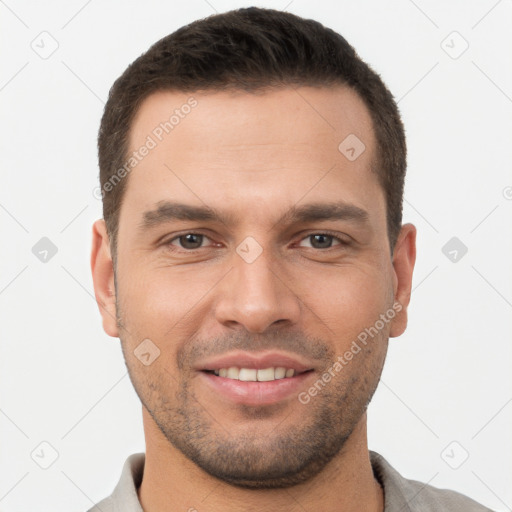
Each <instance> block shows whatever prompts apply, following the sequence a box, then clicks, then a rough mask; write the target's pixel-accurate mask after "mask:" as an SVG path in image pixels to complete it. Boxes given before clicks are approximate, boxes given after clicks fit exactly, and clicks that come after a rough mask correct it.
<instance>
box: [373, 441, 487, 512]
mask: <svg viewBox="0 0 512 512" xmlns="http://www.w3.org/2000/svg"><path fill="white" fill-rule="evenodd" d="M370 460H371V463H372V468H373V472H374V474H375V477H376V478H377V480H379V482H380V483H381V485H382V487H383V489H384V501H385V512H395V510H396V511H398V510H402V511H403V512H406V511H407V512H420V511H421V512H460V511H462V510H463V511H464V512H492V510H491V509H490V508H487V507H484V506H483V505H481V504H479V503H477V502H476V501H474V500H472V499H471V498H468V497H467V496H464V495H463V494H460V493H458V492H456V491H452V490H449V489H438V488H437V487H434V486H432V485H428V484H425V483H422V482H418V481H416V480H408V479H407V478H404V477H403V476H402V475H400V473H398V471H396V470H395V469H394V468H393V467H392V466H391V465H390V464H389V462H387V460H386V459H385V458H384V457H382V455H379V454H378V453H376V452H372V451H370Z"/></svg>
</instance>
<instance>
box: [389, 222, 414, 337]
mask: <svg viewBox="0 0 512 512" xmlns="http://www.w3.org/2000/svg"><path fill="white" fill-rule="evenodd" d="M415 261H416V228H415V227H414V226H413V225H412V224H404V225H403V226H402V229H401V230H400V233H399V235H398V239H397V242H396V244H395V249H394V251H393V291H394V297H395V299H394V301H395V303H396V304H397V306H395V307H396V309H395V310H396V311H397V314H396V316H395V317H394V318H393V320H392V321H391V329H390V332H389V336H390V337H391V338H395V337H397V336H400V335H401V334H403V333H404V331H405V329H406V327H407V307H408V306H409V302H410V300H411V287H412V273H413V270H414V263H415ZM398 304H399V305H400V306H399V305H398ZM399 308H400V309H399Z"/></svg>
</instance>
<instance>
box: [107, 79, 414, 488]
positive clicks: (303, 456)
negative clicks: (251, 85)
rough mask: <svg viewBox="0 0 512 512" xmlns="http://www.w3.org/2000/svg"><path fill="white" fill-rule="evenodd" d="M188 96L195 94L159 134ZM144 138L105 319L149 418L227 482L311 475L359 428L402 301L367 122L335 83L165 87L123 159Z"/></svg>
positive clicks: (147, 107) (271, 482) (144, 113)
mask: <svg viewBox="0 0 512 512" xmlns="http://www.w3.org/2000/svg"><path fill="white" fill-rule="evenodd" d="M190 96H193V98H194V99H195V101H197V105H196V106H194V107H193V108H190V109H188V108H186V109H182V111H181V113H182V115H181V116H180V120H179V122H177V123H176V124H175V126H174V127H173V128H172V130H170V131H169V133H168V134H166V133H165V132H163V134H162V133H161V130H160V131H158V130H157V132H155V128H156V127H158V126H159V125H160V123H162V122H165V121H166V120H168V119H169V117H170V115H171V114H172V113H173V111H175V110H176V109H180V107H181V106H182V105H184V104H186V103H187V100H189V98H190ZM183 111H187V112H189V113H188V114H186V115H183ZM155 133H159V134H160V135H161V138H162V140H161V141H159V140H158V137H156V136H155ZM148 135H149V136H151V138H152V139H153V140H154V141H155V142H156V143H157V144H156V146H155V147H153V148H152V149H151V150H150V151H149V152H148V155H147V156H145V157H144V158H143V159H142V161H140V163H138V164H137V166H136V167H135V168H134V169H133V170H132V171H131V172H130V174H129V177H128V178H127V179H128V183H127V188H126V190H125V196H124V200H123V203H122V208H121V211H120V221H119V233H118V248H117V254H118V259H117V268H116V283H117V287H116V310H115V315H114V316H117V320H118V324H117V325H115V324H114V323H113V320H112V319H111V318H110V319H109V318H108V316H105V315H104V321H105V325H106V330H107V332H109V334H111V335H114V336H117V335H118V336H119V337H120V338H121V340H122V346H123V352H124V356H125V359H126V364H127V366H128V369H129V372H130V376H131V379H132V381H133V384H134V386H135V389H136V391H137V393H138V395H139V397H140V399H141V401H142V403H143V405H144V407H145V408H146V410H147V411H148V412H149V414H150V416H151V418H152V420H153V421H154V422H155V424H156V425H158V427H159V429H160V430H161V432H162V433H163V434H164V435H165V437H166V438H167V439H168V441H169V442H170V443H171V444H172V445H173V446H174V447H176V448H178V449H179V450H180V451H181V452H182V453H183V454H184V455H185V456H187V457H188V458H189V459H190V460H192V461H193V462H195V463H196V464H197V465H198V466H200V467H201V468H202V469H204V470H205V471H207V472H208V473H209V474H211V475H213V476H215V477H217V478H220V479H223V480H224V481H227V482H230V483H233V484H235V485H241V486H247V487H253V488H258V487H260V488H264V487H279V486H288V485H294V484H296V483H299V482H302V481H305V480H307V479H309V478H311V477H312V476H314V475H316V474H317V473H318V472H319V471H320V470H321V469H323V468H324V467H325V466H326V464H327V463H328V462H329V461H330V460H331V459H332V458H333V457H334V456H336V454H337V453H338V452H339V451H340V449H341V447H342V446H343V444H344V442H345V441H346V439H347V438H348V437H349V436H350V434H351V433H352V431H353V430H354V428H355V427H356V425H358V423H359V422H360V421H361V419H362V417H363V416H364V413H365V410H366V406H367V404H368V402H369V400H370V399H371V397H372V395H373V392H374V391H375V388H376V386H377V383H378V380H379V376H380V373H381V369H382V365H383V363H384V359H385V354H386V349H387V340H388V337H389V336H390V335H391V336H395V335H399V334H401V332H402V331H403V329H404V328H405V320H404V315H405V306H406V305H407V304H404V306H403V308H404V309H403V310H402V312H401V313H397V312H396V308H395V311H394V313H396V314H395V315H390V313H389V312H390V311H392V310H393V304H395V306H396V303H395V301H396V300H398V299H400V297H399V296H398V295H397V288H398V283H399V280H400V276H399V275H398V273H397V269H396V265H394V262H393V259H392V255H391V254H390V248H389V241H388V235H387V230H386V203H385V196H384V192H383V190H382V188H381V187H380V185H379V183H378V180H377V177H376V175H375V174H374V173H373V172H372V171H371V169H370V166H371V164H372V162H373V161H374V158H375V151H376V150H375V147H376V142H375V137H374V134H373V129H372V123H371V119H370V115H369V113H368V111H367V109H366V107H365V106H364V104H363V102H362V101H361V100H360V99H359V98H358V96H357V95H356V94H355V93H354V92H353V91H352V90H350V89H347V88H342V87H339V88H322V89H321V88H306V87H303V88H299V89H297V90H293V89H291V88H290V89H282V90H274V91H272V92H266V93H264V94H263V93H260V94H248V93H243V92H236V93H235V92H222V93H202V94H193V95H187V94H185V93H177V92H159V93H156V94H153V95H151V96H150V97H148V98H147V99H146V101H145V102H144V103H143V104H142V107H141V109H140V110H139V112H138V115H137V116H136V119H135V120H134V122H133V125H132V131H131V137H130V152H131V151H134V150H137V149H138V148H140V147H141V146H142V145H144V144H146V143H147V141H148ZM354 135H355V136H357V138H358V139H359V140H360V141H362V143H363V144H364V146H365V150H364V151H363V152H362V153H361V154H360V155H359V156H357V155H358V153H359V152H360V151H361V148H362V146H360V145H359V146H357V145H356V146H354V140H356V139H354V138H353V136H354ZM349 136H351V137H352V138H350V139H348V141H349V142H351V144H348V147H345V146H346V144H345V146H342V149H343V151H340V150H339V149H338V146H339V145H340V143H341V142H342V141H344V140H345V139H346V138H347V137H349ZM351 147H354V151H352V150H351V149H350V148H351ZM354 155H355V156H357V158H355V159H354ZM347 156H348V157H350V158H348V157H347ZM175 203H180V204H181V205H186V206H189V207H191V208H192V207H193V208H199V209H207V210H209V211H210V212H211V213H212V212H215V213H216V214H218V216H219V218H217V217H215V216H214V215H213V214H212V216H211V218H205V217H204V215H203V217H201V218H196V217H195V216H194V215H187V214H179V212H180V211H182V210H183V209H181V210H180V208H179V207H177V206H176V205H175ZM308 205H316V206H315V207H311V206H308ZM333 205H337V210H336V211H337V212H338V214H337V215H331V216H329V215H324V212H325V211H328V207H329V206H333ZM192 213H194V212H192ZM331 213H332V211H331ZM399 243H400V241H399ZM411 271H412V268H411ZM409 284H410V283H409ZM405 287H406V288H407V285H406V286H405ZM407 301H408V297H407ZM402 302H403V301H402ZM381 315H385V316H386V315H387V316H386V321H382V320H381V322H380V323H379V322H378V320H379V319H382V316H381ZM382 324H383V325H382ZM376 326H377V327H378V328H376ZM370 328H373V330H370V331H365V329H370ZM362 332H366V333H367V335H366V340H365V342H364V343H363V342H362V341H361V340H362V339H363V338H364V336H361V333H362ZM368 332H371V333H372V335H371V336H370V335H368ZM358 336H359V339H358ZM143 340H146V341H144V343H143V345H141V343H142V342H143ZM147 340H151V341H147ZM354 342H356V346H357V347H358V348H359V350H357V348H355V345H354ZM138 347H139V348H138ZM158 351H159V356H158V357H157V358H156V359H154V360H153V358H154V357H155V356H156V355H158ZM348 351H349V352H350V351H351V352H352V357H346V356H345V354H346V353H347V352H348ZM137 356H138V357H137ZM338 357H340V358H341V359H338ZM151 361H152V362H151ZM336 361H338V365H336V364H335V363H336ZM148 363H150V364H148ZM340 366H341V368H340ZM228 368H231V370H229V373H228V374H227V376H226V370H224V369H228ZM240 368H243V370H242V371H241V372H240V373H238V371H237V369H240ZM269 368H273V370H271V369H269ZM276 368H279V370H276ZM281 368H284V369H285V370H288V372H287V373H285V375H291V374H292V370H293V376H288V377H287V376H284V377H283V373H284V371H285V370H282V369H281ZM258 369H259V370H266V371H261V372H258V371H257V370H258ZM326 372H327V373H329V375H330V376H331V378H330V379H329V381H328V382H325V380H327V379H324V381H322V376H324V375H325V373H326ZM217 373H219V375H217ZM237 375H238V377H239V379H246V378H248V379H260V381H253V380H249V381H245V380H237V379H236V378H231V377H236V376H237ZM266 379H271V380H266ZM315 383H316V384H315ZM312 387H313V388H315V389H316V393H315V391H310V389H311V388H312ZM299 398H300V399H299Z"/></svg>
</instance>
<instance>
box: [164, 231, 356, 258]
mask: <svg viewBox="0 0 512 512" xmlns="http://www.w3.org/2000/svg"><path fill="white" fill-rule="evenodd" d="M186 235H198V236H203V237H205V238H208V239H210V237H209V236H208V235H205V234H204V233H199V232H196V231H186V232H185V233H182V234H179V235H177V236H175V237H173V238H171V239H170V240H169V241H167V242H164V246H166V247H167V248H169V250H171V251H174V252H181V253H194V252H196V251H200V250H201V249H206V247H199V248H197V249H184V248H177V247H176V246H173V245H171V244H172V242H174V241H175V240H179V239H180V238H181V237H184V236H186ZM314 235H326V236H329V237H332V238H334V239H335V240H337V241H338V242H339V245H337V246H333V247H327V248H326V249H316V250H317V251H321V252H327V251H329V250H330V249H334V247H340V246H347V245H349V243H348V242H347V241H346V240H344V239H343V238H341V237H340V236H338V234H337V233H334V232H332V231H328V230H327V231H315V232H312V233H309V234H307V235H305V236H303V237H302V238H301V239H300V240H299V242H302V241H303V240H305V239H306V238H309V237H311V236H314ZM311 249H315V247H311Z"/></svg>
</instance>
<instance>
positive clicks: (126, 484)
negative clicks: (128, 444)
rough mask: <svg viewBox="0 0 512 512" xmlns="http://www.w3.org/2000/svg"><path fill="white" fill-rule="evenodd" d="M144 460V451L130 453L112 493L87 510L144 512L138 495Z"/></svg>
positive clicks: (93, 511) (90, 511) (98, 511)
mask: <svg viewBox="0 0 512 512" xmlns="http://www.w3.org/2000/svg"><path fill="white" fill-rule="evenodd" d="M144 462H145V455H144V453H134V454H133V455H130V456H129V457H128V458H127V459H126V461H125V463H124V466H123V469H122V471H121V478H120V479H119V482H118V484H117V485H116V487H115V489H114V491H113V492H112V494H111V495H110V496H108V497H107V498H105V499H104V500H102V501H100V502H99V503H97V504H96V505H95V506H94V507H93V508H91V509H89V510H88V511H87V512H143V511H142V507H141V506H140V503H139V499H138V497H137V488H138V487H139V485H140V483H141V481H142V474H143V472H144Z"/></svg>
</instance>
